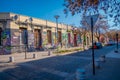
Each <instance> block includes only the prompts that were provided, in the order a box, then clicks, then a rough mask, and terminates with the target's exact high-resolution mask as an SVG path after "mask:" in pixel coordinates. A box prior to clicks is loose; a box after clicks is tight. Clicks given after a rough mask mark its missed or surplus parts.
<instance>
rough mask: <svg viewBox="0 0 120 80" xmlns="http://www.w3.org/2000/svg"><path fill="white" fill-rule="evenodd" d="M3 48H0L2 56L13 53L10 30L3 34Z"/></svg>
mask: <svg viewBox="0 0 120 80" xmlns="http://www.w3.org/2000/svg"><path fill="white" fill-rule="evenodd" d="M1 38H2V47H0V54H10V53H11V46H10V45H11V37H10V30H4V31H3V32H2V36H1Z"/></svg>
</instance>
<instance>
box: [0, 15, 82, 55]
mask: <svg viewBox="0 0 120 80" xmlns="http://www.w3.org/2000/svg"><path fill="white" fill-rule="evenodd" d="M78 33H79V30H78V29H77V28H74V27H73V26H69V25H66V24H63V23H56V22H51V21H47V20H42V19H39V18H33V17H29V16H24V15H20V14H14V13H0V54H11V53H15V52H17V53H18V52H22V51H25V49H27V51H35V50H41V49H43V48H45V47H46V48H48V47H55V46H58V45H60V47H65V46H67V47H68V46H78V45H79V43H81V38H80V35H78Z"/></svg>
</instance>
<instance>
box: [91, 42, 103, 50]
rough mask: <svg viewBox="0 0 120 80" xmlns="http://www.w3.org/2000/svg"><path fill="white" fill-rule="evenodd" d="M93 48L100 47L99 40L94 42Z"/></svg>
mask: <svg viewBox="0 0 120 80" xmlns="http://www.w3.org/2000/svg"><path fill="white" fill-rule="evenodd" d="M93 48H94V49H100V48H102V43H100V42H95V43H94V45H93Z"/></svg>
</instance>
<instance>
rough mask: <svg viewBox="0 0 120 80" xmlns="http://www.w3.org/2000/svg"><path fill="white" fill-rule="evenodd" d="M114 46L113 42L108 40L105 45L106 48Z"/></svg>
mask: <svg viewBox="0 0 120 80" xmlns="http://www.w3.org/2000/svg"><path fill="white" fill-rule="evenodd" d="M114 44H115V42H114V41H113V40H109V42H107V43H106V46H111V45H114Z"/></svg>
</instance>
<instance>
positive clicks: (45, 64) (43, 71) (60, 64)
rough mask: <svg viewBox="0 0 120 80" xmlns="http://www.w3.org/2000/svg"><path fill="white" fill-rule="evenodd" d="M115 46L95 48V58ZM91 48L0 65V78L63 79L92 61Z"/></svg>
mask: <svg viewBox="0 0 120 80" xmlns="http://www.w3.org/2000/svg"><path fill="white" fill-rule="evenodd" d="M114 49H115V46H105V47H103V48H102V49H96V50H95V59H97V58H99V57H100V56H101V55H105V54H107V53H110V52H111V51H112V50H114ZM91 56H92V55H91V49H89V50H85V51H81V52H76V53H74V54H68V55H59V56H54V57H49V58H44V59H39V60H35V61H29V62H24V63H19V64H10V65H7V66H0V80H65V79H66V78H67V77H69V76H70V75H72V74H74V73H75V71H76V69H78V68H84V67H86V66H87V65H89V64H90V63H91V62H92V57H91Z"/></svg>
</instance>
